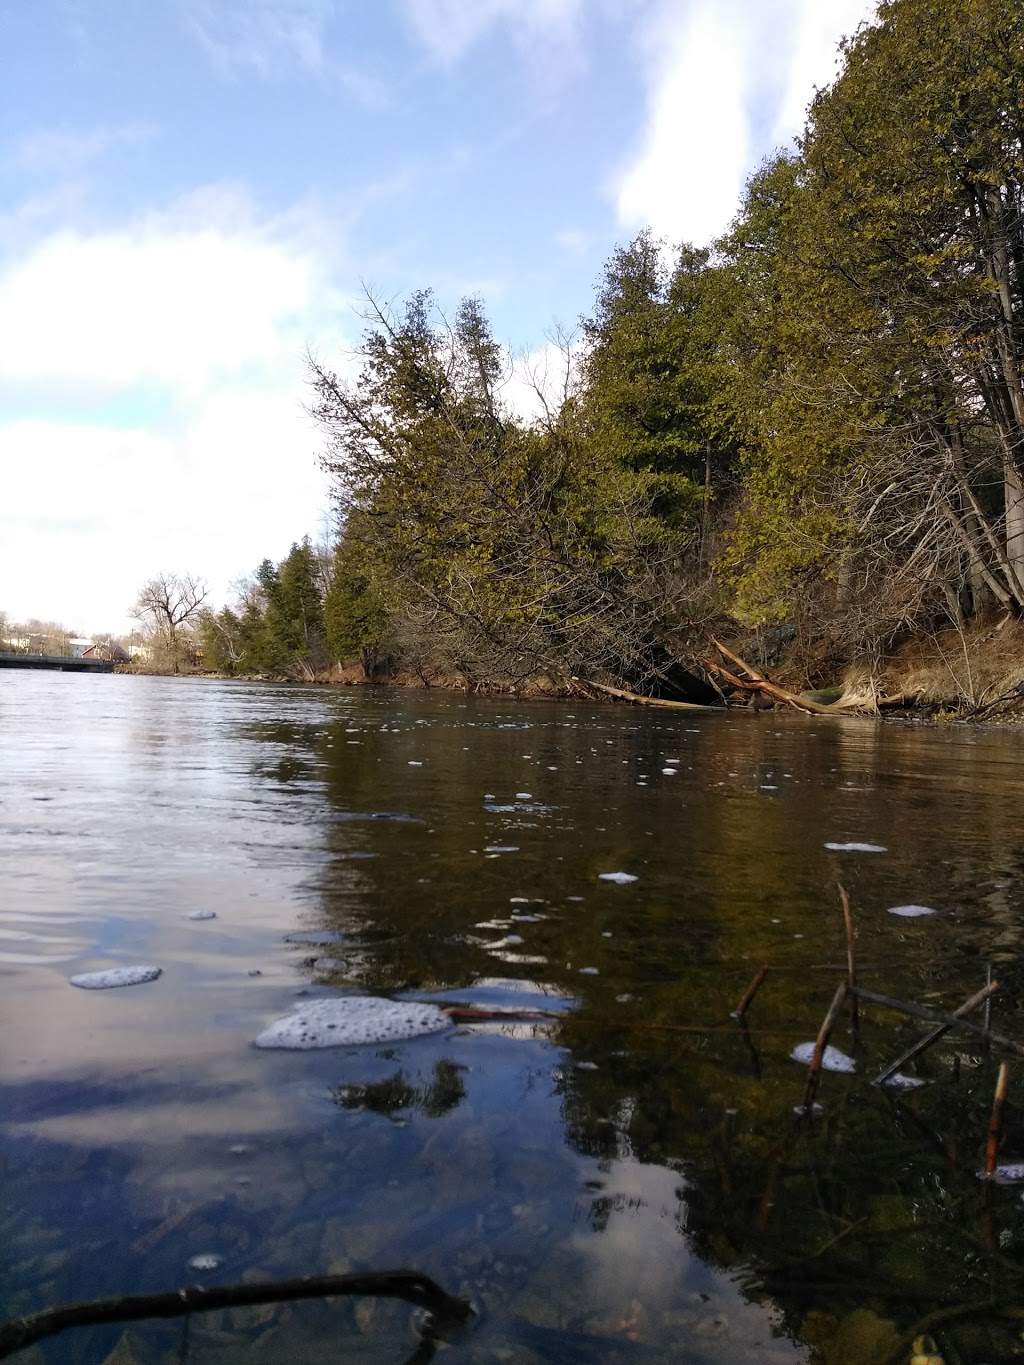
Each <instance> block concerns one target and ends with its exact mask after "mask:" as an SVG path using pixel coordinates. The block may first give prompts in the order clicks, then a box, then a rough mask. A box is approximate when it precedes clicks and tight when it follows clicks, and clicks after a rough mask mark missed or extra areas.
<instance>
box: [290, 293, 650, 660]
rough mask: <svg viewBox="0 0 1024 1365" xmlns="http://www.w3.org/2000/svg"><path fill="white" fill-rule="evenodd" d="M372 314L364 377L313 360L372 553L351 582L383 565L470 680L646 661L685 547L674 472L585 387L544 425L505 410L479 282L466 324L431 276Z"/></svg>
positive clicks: (403, 613)
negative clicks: (667, 499) (594, 414)
mask: <svg viewBox="0 0 1024 1365" xmlns="http://www.w3.org/2000/svg"><path fill="white" fill-rule="evenodd" d="M373 321H374V322H375V324H376V325H375V327H374V328H373V329H372V330H371V331H370V332H369V333H368V335H367V337H366V339H365V342H364V349H363V360H364V365H363V370H362V373H361V375H360V378H359V380H358V381H357V382H356V383H355V384H344V383H342V382H341V381H340V380H339V379H338V378H337V376H336V375H334V374H333V373H332V372H330V371H329V370H327V369H326V368H325V367H323V366H321V365H319V364H318V363H317V362H315V361H314V362H311V378H312V382H313V385H314V389H315V392H316V403H315V406H314V413H315V416H316V417H317V419H318V420H319V421H320V423H321V426H322V428H323V430H324V433H325V437H326V440H327V453H326V456H325V465H326V467H327V468H328V470H329V471H330V472H331V473H332V474H333V476H334V478H335V485H336V489H337V492H338V496H339V501H340V503H341V506H342V509H343V511H344V513H345V515H346V518H347V521H346V532H345V544H346V555H347V556H348V562H349V563H350V564H351V565H352V566H353V568H355V566H356V565H358V566H359V568H358V570H357V571H356V572H355V577H354V578H353V577H350V579H349V589H350V590H352V589H353V588H357V589H358V591H357V596H358V597H359V598H361V599H365V593H366V590H367V587H369V585H370V584H371V583H372V584H373V585H374V591H375V594H376V601H377V603H378V604H379V603H381V602H383V603H386V604H387V610H389V611H390V612H391V617H392V622H393V623H394V624H395V625H396V627H398V630H397V634H398V636H399V637H401V636H402V635H403V634H404V635H405V636H406V637H409V636H410V635H411V636H413V637H414V638H415V639H417V640H422V639H423V638H424V637H429V638H431V639H432V640H433V641H434V642H435V646H436V650H437V652H438V654H439V655H441V656H442V657H443V658H446V659H447V660H448V661H449V662H450V663H451V664H452V665H454V666H455V667H457V668H458V669H460V670H461V671H462V672H463V673H464V674H465V675H466V676H467V677H469V678H470V679H471V680H488V681H497V682H504V683H512V684H515V683H517V682H518V681H520V680H521V679H522V678H525V677H527V676H529V675H530V674H532V673H536V672H538V671H541V670H546V671H548V672H549V673H551V674H552V675H553V676H556V677H558V678H560V679H564V678H565V676H566V674H568V673H572V672H573V671H575V670H576V669H577V668H580V667H588V668H592V667H603V668H608V669H610V670H612V671H616V672H622V671H623V670H627V671H630V672H632V673H634V674H636V675H637V676H638V677H639V676H649V675H650V672H651V664H652V660H653V659H654V658H655V656H657V658H658V659H659V660H660V659H661V655H660V654H658V650H661V651H662V653H663V650H664V644H663V638H662V637H663V633H664V621H663V617H664V616H665V615H666V613H668V611H669V608H668V600H667V586H668V578H667V576H666V572H665V570H666V565H667V564H668V561H669V560H670V559H671V556H672V554H673V553H674V541H673V540H672V538H671V537H666V533H665V532H666V528H665V525H664V522H663V520H662V519H660V517H659V509H658V507H657V500H658V497H659V493H660V490H661V488H663V487H664V478H663V476H661V475H660V474H652V473H651V471H649V470H646V469H645V470H640V471H638V470H636V469H632V468H630V467H629V465H628V463H627V462H626V461H624V460H622V459H620V458H619V457H618V456H617V455H613V454H611V453H610V452H608V451H607V450H601V449H598V448H596V447H595V444H594V442H593V441H592V440H591V439H590V435H589V431H588V425H587V422H586V421H585V419H584V417H583V409H582V404H580V403H577V402H575V401H569V402H567V403H565V404H563V405H562V407H561V408H560V409H559V410H557V411H553V412H551V413H550V414H549V417H548V420H546V421H545V422H543V423H539V424H536V425H533V426H530V425H527V424H525V423H523V422H522V421H520V420H518V419H516V418H515V417H514V416H513V415H512V414H510V413H509V412H508V411H506V410H505V408H504V406H503V404H502V402H501V398H500V392H501V387H502V385H503V383H504V380H505V378H506V363H505V358H504V355H503V353H502V351H501V349H500V348H499V347H498V345H497V344H496V343H495V342H494V340H493V337H492V336H491V332H490V328H489V325H488V323H487V319H486V317H485V315H484V312H483V309H482V307H481V305H480V304H479V302H478V301H477V300H475V299H468V300H465V301H464V302H463V303H462V304H461V305H460V307H459V309H458V312H457V314H456V317H455V320H454V323H453V324H452V325H451V326H449V325H448V324H447V323H446V321H445V320H444V319H443V318H441V317H439V315H438V314H437V313H436V310H434V308H433V304H432V300H431V297H430V295H429V294H427V293H420V294H416V295H414V296H413V297H412V299H411V300H410V301H409V303H408V305H407V306H406V309H405V311H404V313H403V314H401V315H400V316H398V317H393V316H391V315H390V314H388V313H387V312H385V311H384V310H379V309H378V310H377V311H376V312H375V313H374V314H373ZM659 481H660V482H659ZM359 576H365V577H366V578H367V587H363V586H361V585H358V584H357V582H356V579H357V578H358V577H359ZM398 643H399V645H401V639H400V638H399V640H398Z"/></svg>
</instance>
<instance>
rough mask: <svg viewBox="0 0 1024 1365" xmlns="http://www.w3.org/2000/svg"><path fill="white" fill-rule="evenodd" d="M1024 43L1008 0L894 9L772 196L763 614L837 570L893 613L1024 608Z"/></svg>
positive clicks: (862, 595)
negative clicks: (1023, 97) (988, 605)
mask: <svg viewBox="0 0 1024 1365" xmlns="http://www.w3.org/2000/svg"><path fill="white" fill-rule="evenodd" d="M1022 52H1024V11H1022V10H1021V8H1020V6H1019V5H1017V4H1015V3H1008V0H886V2H885V3H883V4H882V5H881V6H880V8H879V13H878V22H877V23H876V24H874V25H872V26H868V27H864V28H862V29H861V30H860V31H859V32H858V33H857V34H856V35H855V36H854V37H853V38H852V39H851V40H849V41H848V42H847V43H846V44H845V47H844V67H843V70H842V72H841V74H840V76H839V78H838V79H837V81H836V83H835V84H834V86H833V87H832V88H831V89H830V90H826V91H823V92H821V93H820V94H819V95H818V97H817V98H816V100H815V102H814V104H813V106H812V109H811V113H810V118H809V122H808V127H807V131H806V133H805V136H804V139H803V142H802V146H801V152H800V155H799V156H798V157H797V158H796V159H794V160H793V161H791V162H789V163H785V162H783V163H777V164H776V165H774V166H772V167H770V168H769V169H768V170H766V171H765V172H764V173H763V174H762V175H761V176H760V177H758V178H757V179H756V180H755V181H754V182H753V184H752V186H751V191H750V193H749V194H748V199H747V203H746V204H745V206H744V212H743V214H742V215H741V219H740V221H739V223H738V225H737V228H736V230H735V232H734V233H733V234H732V237H731V239H730V241H729V242H728V243H727V244H726V246H727V250H728V251H729V253H730V256H731V265H732V268H734V269H735V270H736V271H737V272H738V273H739V275H740V276H741V277H742V278H743V279H744V280H745V281H751V280H752V281H754V283H755V285H756V288H755V289H754V290H753V291H752V292H751V294H749V295H748V296H746V298H745V306H744V308H743V309H742V310H741V313H742V315H743V326H744V327H745V328H746V330H747V333H748V336H752V337H753V339H754V345H755V351H756V354H755V357H754V363H753V365H752V366H751V369H750V370H749V371H748V377H750V378H752V379H753V378H755V377H756V380H757V382H758V383H759V384H760V388H761V399H760V401H757V400H756V399H754V400H753V401H752V402H751V403H750V404H749V409H748V412H749V416H750V429H751V431H752V432H753V433H754V436H755V439H754V440H752V442H751V445H752V448H753V452H754V453H753V457H752V460H751V465H750V475H749V478H748V509H747V515H746V517H745V519H741V524H740V529H739V535H738V538H737V542H736V550H737V553H738V560H737V562H738V563H739V574H738V583H739V587H740V596H741V601H745V602H746V605H747V608H748V610H751V611H753V612H755V613H756V612H758V611H760V613H761V614H770V612H771V611H772V610H773V608H774V610H775V611H776V612H781V613H784V612H786V611H787V610H790V609H791V607H792V602H793V597H794V594H795V593H798V592H799V590H800V588H801V586H803V585H806V583H807V582H808V581H809V575H813V574H814V573H815V572H817V571H818V570H820V569H821V568H823V567H824V568H826V570H830V571H831V575H832V579H833V582H834V585H835V589H836V601H837V603H838V604H839V605H846V606H849V605H850V604H851V603H854V604H856V605H858V607H859V608H862V609H863V612H864V613H866V614H868V615H870V614H871V613H873V614H874V616H875V617H876V620H877V623H878V625H879V627H881V626H882V625H884V624H887V626H888V628H898V627H899V625H900V624H901V623H902V622H906V621H911V620H913V619H915V618H916V617H917V616H919V615H920V613H922V612H925V613H927V612H930V611H934V610H936V609H937V606H938V604H940V603H943V602H944V604H945V610H946V611H948V612H949V613H950V614H952V615H959V614H960V613H961V612H962V611H963V610H977V609H979V607H981V606H983V605H984V604H985V602H986V601H987V600H988V601H991V600H995V601H998V602H1000V603H1001V604H1002V605H1004V606H1009V607H1012V608H1013V609H1015V610H1019V609H1021V608H1022V607H1024V498H1022V482H1021V471H1022V468H1024V442H1022V435H1021V433H1022V431H1024V425H1022V422H1024V391H1022V386H1021V361H1022V356H1024V333H1022V323H1024V312H1022V309H1024V297H1022V266H1024V236H1022V232H1024V228H1022V208H1024V203H1022V197H1021V196H1022V191H1021V184H1022V180H1024V147H1022V120H1021V115H1020V104H1019V99H1018V98H1017V97H1016V95H1015V94H1014V93H1013V92H1015V91H1019V89H1020V87H1021V84H1022V81H1024V58H1022ZM767 528H779V530H780V532H781V537H780V538H781V541H782V544H783V550H782V551H781V552H780V550H779V548H778V544H777V543H776V544H773V543H772V537H771V535H770V531H769V530H768V529H767ZM787 528H788V529H787ZM773 578H774V580H775V590H774V593H773V591H772V586H771V585H772V579H773ZM858 584H859V585H860V587H859V590H857V585H858ZM773 598H774V602H773ZM847 620H848V623H849V624H850V626H851V629H853V628H854V622H855V621H856V613H853V614H849V613H848V614H847ZM860 628H861V627H860V626H859V625H858V626H856V628H855V633H856V630H859V629H860Z"/></svg>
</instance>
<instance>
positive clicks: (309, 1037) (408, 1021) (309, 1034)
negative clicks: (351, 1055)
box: [255, 995, 451, 1051]
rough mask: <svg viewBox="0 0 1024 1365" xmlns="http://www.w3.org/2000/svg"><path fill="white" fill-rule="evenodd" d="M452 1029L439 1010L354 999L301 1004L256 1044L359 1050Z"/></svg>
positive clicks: (401, 1002) (373, 998) (375, 999)
mask: <svg viewBox="0 0 1024 1365" xmlns="http://www.w3.org/2000/svg"><path fill="white" fill-rule="evenodd" d="M450 1025H451V1019H449V1017H448V1015H447V1014H445V1012H444V1010H441V1009H438V1007H437V1006H436V1005H421V1004H417V1003H414V1002H412V1001H408V1000H383V999H381V998H380V997H378V996H374V995H350V996H342V997H336V998H330V999H325V1000H309V1001H305V1000H304V1001H302V1003H301V1004H299V1005H297V1006H296V1007H295V1009H294V1011H293V1012H292V1013H291V1014H289V1015H287V1016H286V1017H285V1018H284V1019H278V1020H277V1021H276V1022H275V1023H273V1024H271V1025H270V1027H269V1028H266V1029H264V1030H263V1032H262V1033H261V1034H260V1035H259V1037H258V1038H256V1039H255V1044H256V1046H257V1047H268V1048H291V1049H295V1050H303V1051H304V1050H306V1049H309V1048H315V1047H355V1046H359V1045H360V1044H366V1043H395V1042H401V1041H403V1040H405V1039H408V1038H419V1037H422V1036H424V1035H426V1034H428V1033H440V1031H441V1030H442V1029H445V1028H448V1027H449V1026H450Z"/></svg>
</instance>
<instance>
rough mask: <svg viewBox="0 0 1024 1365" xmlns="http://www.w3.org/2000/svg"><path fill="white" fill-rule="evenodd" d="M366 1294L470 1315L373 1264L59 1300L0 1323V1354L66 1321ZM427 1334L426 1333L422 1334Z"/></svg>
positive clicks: (430, 1289) (428, 1284) (449, 1318)
mask: <svg viewBox="0 0 1024 1365" xmlns="http://www.w3.org/2000/svg"><path fill="white" fill-rule="evenodd" d="M343 1294H344V1295H368V1296H373V1297H376V1298H386V1299H405V1300H406V1301H407V1302H408V1303H414V1304H416V1305H417V1307H419V1308H423V1309H426V1311H427V1312H428V1313H429V1314H430V1315H431V1317H432V1319H433V1320H434V1326H435V1327H436V1329H437V1330H438V1331H443V1330H445V1329H446V1328H451V1327H456V1326H465V1325H466V1324H467V1323H468V1322H469V1321H470V1320H471V1319H472V1317H473V1316H474V1314H473V1309H472V1308H471V1307H470V1305H469V1304H468V1303H467V1302H466V1300H465V1299H457V1298H455V1297H454V1296H453V1295H451V1294H449V1293H447V1292H446V1291H445V1290H444V1289H442V1288H441V1286H440V1285H439V1284H437V1283H436V1282H435V1281H434V1280H432V1279H430V1278H429V1277H428V1276H426V1275H421V1274H419V1272H418V1271H415V1270H377V1271H368V1272H367V1273H366V1274H362V1275H306V1276H303V1277H302V1278H301V1279H297V1280H270V1281H268V1282H267V1283H266V1284H225V1285H210V1286H209V1287H207V1286H206V1285H198V1284H190V1285H186V1286H184V1287H183V1288H181V1289H171V1290H167V1291H165V1292H163V1293H158V1294H128V1295H125V1296H124V1297H120V1298H114V1299H93V1300H91V1301H89V1302H87V1303H70V1304H64V1305H62V1306H59V1307H57V1308H48V1309H46V1310H45V1311H44V1312H42V1313H34V1314H32V1315H31V1316H30V1317H25V1318H15V1319H13V1320H12V1321H10V1322H5V1323H0V1359H5V1358H6V1357H7V1356H10V1355H13V1354H14V1353H15V1351H20V1350H22V1349H23V1348H24V1347H25V1346H30V1345H31V1344H32V1343H33V1342H35V1341H42V1340H43V1339H44V1338H45V1337H52V1336H55V1335H56V1334H57V1333H58V1332H63V1331H64V1330H65V1329H66V1328H68V1327H86V1326H92V1325H94V1324H96V1323H101V1322H134V1321H138V1320H139V1319H140V1318H177V1317H182V1316H183V1315H186V1314H188V1313H196V1312H206V1311H207V1310H209V1309H211V1308H236V1307H239V1306H241V1305H243V1304H251V1303H283V1302H285V1301H286V1300H293V1299H321V1298H332V1297H335V1296H337V1295H343ZM427 1335H428V1336H429V1335H430V1333H428V1334H427Z"/></svg>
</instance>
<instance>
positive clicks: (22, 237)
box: [0, 0, 873, 632]
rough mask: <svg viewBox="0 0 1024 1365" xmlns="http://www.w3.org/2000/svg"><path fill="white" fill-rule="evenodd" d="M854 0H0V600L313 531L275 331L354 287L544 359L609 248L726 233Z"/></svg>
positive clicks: (95, 593) (75, 603) (58, 615)
mask: <svg viewBox="0 0 1024 1365" xmlns="http://www.w3.org/2000/svg"><path fill="white" fill-rule="evenodd" d="M872 8H873V7H872V4H871V3H870V0H31V3H30V2H29V0H0V470H2V472H3V482H2V485H0V487H2V493H0V610H6V611H7V612H8V613H9V614H10V615H11V616H14V617H18V618H24V617H27V616H38V617H41V618H55V619H57V620H60V621H63V622H64V623H65V624H66V625H67V626H69V627H71V628H74V629H78V630H81V631H84V632H92V631H99V630H104V629H110V630H121V629H124V628H127V626H128V625H129V619H128V612H129V609H130V606H131V603H132V602H133V600H134V597H135V595H136V593H137V591H138V588H139V587H140V586H141V584H142V583H143V581H144V580H145V579H146V578H147V577H149V576H151V575H152V574H153V573H155V572H157V571H160V570H182V571H184V570H187V571H190V572H193V573H197V574H200V575H203V576H205V577H206V578H207V579H208V581H209V583H210V587H211V594H212V598H213V599H214V600H215V601H216V602H217V603H220V602H223V601H225V600H226V599H227V598H229V597H230V586H229V585H230V583H231V582H232V580H234V579H236V578H237V577H238V576H240V575H242V574H244V573H246V572H248V571H250V570H251V569H253V568H254V567H255V565H256V564H257V563H259V561H260V560H261V559H262V558H263V557H264V556H265V555H269V556H271V557H272V558H280V557H281V556H282V555H283V554H285V553H286V552H287V549H288V546H289V545H290V544H291V542H292V541H293V540H296V539H299V538H301V537H302V536H303V535H305V534H307V533H308V534H311V535H313V536H314V537H317V536H318V535H319V534H321V533H322V530H323V527H324V512H325V509H326V507H327V501H328V499H327V488H326V485H325V482H324V480H323V476H322V475H321V473H320V472H319V469H318V467H317V460H316V456H317V450H318V439H317V434H316V432H315V431H314V430H313V428H312V427H311V425H310V423H309V421H308V419H307V418H306V417H305V416H304V412H303V402H304V398H305V393H304V371H303V356H304V353H305V350H306V347H307V346H309V347H311V348H312V349H314V350H316V351H317V352H318V353H319V354H320V355H321V356H324V357H331V358H334V357H337V358H338V360H339V363H343V361H344V355H345V353H346V351H347V350H349V349H350V348H351V347H352V345H353V344H354V342H355V341H356V340H357V339H358V336H359V333H360V331H361V328H362V324H361V322H360V319H359V317H358V311H357V310H358V307H359V298H360V295H361V292H362V290H363V288H364V286H370V287H371V288H373V289H374V290H375V291H376V292H378V293H379V294H381V295H382V296H384V297H385V298H392V297H394V298H401V297H402V296H403V295H405V294H407V293H409V292H410V291H411V290H413V289H416V288H420V287H432V288H433V289H434V290H435V291H436V293H437V295H438V298H439V301H440V302H441V303H442V304H443V305H444V306H446V307H449V308H450V307H453V306H454V304H455V303H457V301H458V299H459V298H460V297H461V296H463V295H464V294H467V293H476V294H480V295H481V296H482V297H483V298H484V300H485V302H486V305H487V308H488V311H489V313H490V316H491V318H492V321H493V324H494V328H495V331H496V334H497V336H498V338H499V339H500V340H502V341H503V342H505V343H506V344H507V345H508V346H509V348H510V349H511V350H512V351H515V352H523V353H534V354H540V355H542V354H543V351H544V347H545V345H546V340H545V338H546V336H547V334H548V333H549V332H550V330H551V327H552V324H553V323H554V322H555V321H556V320H557V321H560V322H562V323H564V324H566V325H568V326H570V327H571V326H572V325H573V324H574V323H575V322H576V321H577V319H578V318H579V316H580V315H581V314H583V313H585V312H586V311H587V310H588V309H589V307H590V305H591V302H592V299H593V294H594V287H595V283H596V281H597V280H598V278H599V276H600V272H601V268H602V264H603V262H604V261H605V259H606V258H607V257H608V255H609V254H610V252H611V250H612V249H613V247H614V246H615V244H616V243H617V242H622V241H626V240H629V238H630V237H631V236H632V235H633V234H634V233H635V231H636V230H637V229H638V228H640V227H641V226H644V225H647V224H649V225H651V226H652V227H653V228H654V229H655V231H656V232H657V233H659V234H660V235H663V236H665V237H666V238H667V239H668V240H670V241H673V242H675V241H681V240H690V241H695V242H705V241H707V240H708V239H709V238H710V237H711V236H713V235H714V234H715V233H716V232H718V231H720V230H721V229H722V228H723V227H725V225H726V224H727V223H728V221H729V219H730V217H731V216H732V214H733V212H734V211H735V208H736V205H737V202H738V197H739V194H740V191H741V188H742V185H743V182H744V180H745V178H746V176H747V175H748V174H749V173H750V171H751V170H752V169H754V167H756V165H757V164H758V163H759V162H760V161H761V160H762V159H763V157H764V156H765V155H767V154H768V153H770V152H771V151H772V149H773V148H774V147H777V146H780V145H785V144H787V143H788V142H789V141H790V140H791V139H792V137H793V136H794V135H795V134H796V133H797V132H798V131H799V128H800V126H801V124H802V121H803V113H804V110H805V108H806V105H807V102H808V100H809V99H810V97H811V94H812V92H813V88H814V86H815V85H822V84H825V83H827V82H828V81H829V80H830V79H831V78H832V76H833V75H834V72H835V49H836V43H837V40H838V39H839V37H840V36H841V35H842V34H843V33H847V32H850V31H852V30H853V29H854V28H855V27H856V26H857V24H858V23H859V22H861V21H862V20H863V19H865V18H868V17H869V16H870V13H871V11H872ZM515 393H516V390H515V388H514V386H513V388H512V389H510V395H511V396H512V397H513V398H515Z"/></svg>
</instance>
